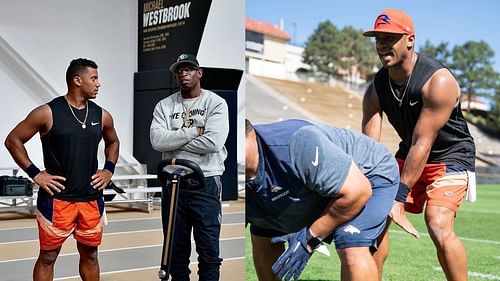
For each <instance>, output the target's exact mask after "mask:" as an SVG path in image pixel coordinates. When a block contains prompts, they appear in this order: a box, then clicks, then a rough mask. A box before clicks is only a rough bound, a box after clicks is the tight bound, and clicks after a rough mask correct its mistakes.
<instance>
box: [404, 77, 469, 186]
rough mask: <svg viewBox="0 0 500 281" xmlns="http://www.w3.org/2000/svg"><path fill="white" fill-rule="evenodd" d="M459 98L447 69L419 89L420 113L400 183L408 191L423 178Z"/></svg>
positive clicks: (452, 78)
mask: <svg viewBox="0 0 500 281" xmlns="http://www.w3.org/2000/svg"><path fill="white" fill-rule="evenodd" d="M459 95H460V88H459V86H458V84H457V82H456V80H455V78H454V77H453V75H452V74H451V73H450V72H449V71H448V70H446V69H440V70H438V71H436V73H434V75H433V76H432V77H431V78H430V79H429V81H428V82H427V83H426V84H425V85H424V87H423V88H422V100H423V106H422V111H421V112H420V116H419V118H418V121H417V124H416V126H415V130H414V131H413V136H412V144H411V147H410V150H409V152H408V155H407V157H406V160H405V165H404V167H403V172H402V173H401V182H403V183H405V184H406V185H408V187H410V188H411V187H412V186H413V185H414V184H415V183H416V182H417V180H418V178H419V177H420V175H421V174H422V171H423V169H424V165H425V163H426V162H427V158H428V157H429V153H430V151H431V148H432V145H433V144H434V141H435V139H436V136H437V134H438V132H439V130H440V129H441V128H442V127H443V126H444V125H445V124H446V122H447V121H448V119H449V118H450V115H451V112H452V111H453V109H454V108H455V106H456V105H457V101H458V98H459Z"/></svg>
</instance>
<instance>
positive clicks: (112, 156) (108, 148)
mask: <svg viewBox="0 0 500 281" xmlns="http://www.w3.org/2000/svg"><path fill="white" fill-rule="evenodd" d="M102 124H103V127H102V138H103V140H104V156H105V157H106V160H107V161H111V162H113V163H115V164H116V162H117V161H118V155H119V151H120V140H119V139H118V135H117V134H116V130H115V126H114V122H113V117H112V116H111V114H109V112H107V111H106V110H104V109H103V110H102Z"/></svg>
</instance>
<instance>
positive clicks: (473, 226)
mask: <svg viewBox="0 0 500 281" xmlns="http://www.w3.org/2000/svg"><path fill="white" fill-rule="evenodd" d="M409 218H410V220H411V222H412V223H413V225H414V226H415V227H416V228H417V230H418V231H419V232H420V239H418V240H417V239H415V238H412V237H410V236H409V235H407V234H405V233H403V232H402V231H401V230H400V229H399V228H398V227H397V226H395V225H394V224H393V225H391V228H390V238H391V239H390V245H391V251H390V254H389V257H388V259H387V261H386V263H385V267H384V277H383V280H386V281H389V280H391V281H392V280H394V281H396V280H397V281H401V280H405V281H407V280H408V281H434V280H436V281H437V280H446V279H445V277H444V273H443V272H442V271H441V268H440V266H439V262H438V260H437V258H436V255H435V250H434V246H433V244H432V241H431V239H430V237H429V235H428V234H427V230H426V228H425V223H424V220H423V219H424V218H423V215H422V214H421V215H409ZM455 232H456V234H457V235H458V236H460V237H461V239H462V242H463V244H464V246H465V248H466V250H467V255H468V266H469V268H468V270H469V280H471V281H474V280H477V281H479V280H500V185H480V186H478V190H477V201H476V202H474V203H470V202H464V203H463V204H462V206H461V207H460V209H459V210H458V213H457V218H456V221H455ZM246 237H247V239H246V266H247V267H246V280H247V281H255V280H257V277H256V275H255V269H254V266H253V262H252V245H251V242H250V235H249V232H248V229H247V233H246ZM330 252H331V253H332V255H331V256H330V257H326V256H323V255H320V254H315V255H313V257H312V258H311V260H310V261H309V263H308V265H307V267H306V269H305V270H304V272H302V275H301V278H300V280H309V281H313V280H314V281H320V280H340V264H339V259H338V256H337V255H336V252H335V249H334V248H333V247H330Z"/></svg>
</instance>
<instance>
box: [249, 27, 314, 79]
mask: <svg viewBox="0 0 500 281" xmlns="http://www.w3.org/2000/svg"><path fill="white" fill-rule="evenodd" d="M290 39H291V37H290V35H288V34H287V33H286V32H285V31H283V29H282V28H280V27H278V26H277V25H274V24H270V23H266V22H263V21H259V20H254V19H249V18H247V19H246V20H245V70H246V72H247V73H249V74H252V75H257V76H265V77H271V78H277V79H285V80H299V77H298V76H297V70H298V69H301V68H302V69H310V67H309V66H308V65H306V64H304V63H302V53H303V52H304V48H302V47H300V46H294V45H290V44H289V41H290Z"/></svg>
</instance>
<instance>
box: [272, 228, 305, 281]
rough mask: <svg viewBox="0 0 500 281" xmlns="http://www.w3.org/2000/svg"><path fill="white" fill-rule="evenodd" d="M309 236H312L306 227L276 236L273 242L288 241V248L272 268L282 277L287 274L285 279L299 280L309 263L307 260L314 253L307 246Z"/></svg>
mask: <svg viewBox="0 0 500 281" xmlns="http://www.w3.org/2000/svg"><path fill="white" fill-rule="evenodd" d="M308 237H311V234H310V233H309V229H308V228H307V227H304V228H303V229H302V230H299V231H298V232H295V233H290V234H287V235H283V236H279V237H274V238H272V239H271V242H272V243H280V242H288V248H287V249H286V250H285V252H284V253H283V254H281V256H280V257H279V258H278V260H277V261H276V262H275V263H274V265H273V267H272V270H273V272H274V273H276V274H277V275H278V278H280V279H282V278H283V277H284V276H285V274H286V277H285V280H286V281H288V280H291V279H292V278H293V279H294V280H297V279H298V278H299V276H300V274H301V273H302V271H303V270H304V268H305V267H306V265H307V261H309V258H310V257H311V255H312V254H313V252H310V251H309V249H308V247H307V240H308Z"/></svg>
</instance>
